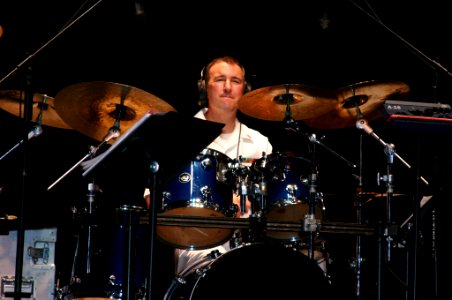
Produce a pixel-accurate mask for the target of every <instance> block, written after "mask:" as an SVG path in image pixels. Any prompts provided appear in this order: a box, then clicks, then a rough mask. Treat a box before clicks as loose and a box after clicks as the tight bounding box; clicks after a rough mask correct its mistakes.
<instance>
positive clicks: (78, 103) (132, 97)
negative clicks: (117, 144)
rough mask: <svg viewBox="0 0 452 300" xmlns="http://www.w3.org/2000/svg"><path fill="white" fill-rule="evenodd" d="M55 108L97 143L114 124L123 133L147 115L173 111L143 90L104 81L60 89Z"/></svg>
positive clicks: (72, 124)
mask: <svg viewBox="0 0 452 300" xmlns="http://www.w3.org/2000/svg"><path fill="white" fill-rule="evenodd" d="M55 108H56V110H57V112H58V113H59V115H60V116H61V117H62V119H63V120H64V121H66V123H68V124H69V125H70V126H72V127H73V128H74V129H76V130H78V131H80V132H81V133H83V134H85V135H87V136H89V137H91V138H94V139H96V140H98V141H102V140H103V139H104V137H105V136H106V135H107V134H108V132H109V130H110V129H111V128H112V127H114V126H117V124H119V129H120V131H121V132H122V133H124V132H125V131H126V130H127V129H129V128H130V127H131V126H132V125H133V124H134V123H135V122H136V121H138V120H139V119H141V118H142V117H143V116H144V115H145V114H146V113H147V112H149V111H153V112H169V111H176V110H175V109H174V108H173V107H172V106H171V105H169V104H168V103H166V102H165V101H163V100H162V99H160V98H158V97H156V96H154V95H152V94H150V93H148V92H146V91H144V90H141V89H138V88H136V87H132V86H129V85H124V84H119V83H111V82H104V81H94V82H82V83H78V84H74V85H71V86H68V87H66V88H64V89H62V90H61V91H59V92H58V93H57V95H56V97H55ZM117 127H118V126H117Z"/></svg>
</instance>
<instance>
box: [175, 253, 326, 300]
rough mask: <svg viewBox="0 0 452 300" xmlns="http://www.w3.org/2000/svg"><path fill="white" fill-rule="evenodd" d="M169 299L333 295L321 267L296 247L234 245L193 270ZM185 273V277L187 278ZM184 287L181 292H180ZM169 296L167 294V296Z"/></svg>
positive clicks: (294, 297)
mask: <svg viewBox="0 0 452 300" xmlns="http://www.w3.org/2000/svg"><path fill="white" fill-rule="evenodd" d="M191 275H192V278H195V283H194V284H193V283H191V284H193V285H192V286H189V285H190V280H186V283H185V284H183V285H182V286H181V287H180V291H173V292H172V298H171V299H193V300H201V299H228V300H229V299H247V300H248V299H268V298H269V297H273V295H275V296H277V298H278V299H316V300H323V299H325V300H326V299H332V298H331V294H330V293H331V291H330V284H329V282H328V279H327V277H325V276H324V273H323V271H322V270H321V268H320V267H319V266H318V265H317V264H316V263H315V262H314V261H313V260H311V259H309V258H308V257H307V256H305V255H303V254H301V253H300V252H299V251H294V250H293V249H290V248H285V247H284V246H282V245H277V244H271V245H268V244H253V245H249V246H243V247H240V248H236V249H233V250H231V251H229V252H227V253H225V254H223V255H221V256H220V257H218V258H217V259H216V260H214V261H212V262H210V263H209V265H208V266H205V267H203V268H197V269H196V270H192V274H191ZM188 278H189V276H187V277H186V278H185V279H188ZM181 291H184V293H185V294H184V295H181V294H180V292H181ZM167 299H169V298H167Z"/></svg>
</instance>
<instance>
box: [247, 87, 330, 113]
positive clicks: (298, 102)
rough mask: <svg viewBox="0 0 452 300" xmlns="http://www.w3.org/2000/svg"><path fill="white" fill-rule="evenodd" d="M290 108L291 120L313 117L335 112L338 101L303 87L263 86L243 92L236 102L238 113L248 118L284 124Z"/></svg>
mask: <svg viewBox="0 0 452 300" xmlns="http://www.w3.org/2000/svg"><path fill="white" fill-rule="evenodd" d="M288 105H289V108H290V112H291V115H292V119H294V120H304V119H310V118H316V117H318V116H320V115H323V114H326V113H327V112H329V111H331V110H334V109H335V108H336V106H337V99H336V95H335V94H334V93H329V92H324V91H322V90H320V89H317V88H314V87H309V86H306V85H302V84H284V85H275V86H269V87H264V88H260V89H256V90H253V91H251V92H248V93H246V94H245V95H243V96H242V98H241V99H240V100H239V104H238V107H239V110H240V111H241V112H242V113H244V114H246V115H248V116H251V117H254V118H257V119H262V120H268V121H283V120H284V118H285V116H286V110H287V107H288Z"/></svg>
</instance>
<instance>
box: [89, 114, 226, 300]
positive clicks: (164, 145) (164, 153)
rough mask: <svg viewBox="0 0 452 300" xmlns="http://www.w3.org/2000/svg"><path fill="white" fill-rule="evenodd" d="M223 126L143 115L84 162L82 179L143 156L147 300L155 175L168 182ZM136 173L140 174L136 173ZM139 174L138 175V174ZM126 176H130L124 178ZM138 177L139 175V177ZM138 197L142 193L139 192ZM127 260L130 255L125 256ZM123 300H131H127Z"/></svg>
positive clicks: (181, 117)
mask: <svg viewBox="0 0 452 300" xmlns="http://www.w3.org/2000/svg"><path fill="white" fill-rule="evenodd" d="M223 127H224V124H221V123H215V122H211V121H206V120H202V119H199V118H194V117H193V116H187V115H184V114H181V113H177V112H173V111H170V112H166V113H154V112H152V111H150V112H148V113H146V114H145V115H144V116H143V117H142V118H141V119H140V120H138V122H136V123H135V124H134V125H133V126H132V127H130V128H129V129H128V130H127V132H126V133H125V134H124V135H122V136H120V137H119V138H118V139H117V140H116V141H115V143H114V144H113V145H112V146H111V147H110V148H109V149H108V150H106V151H105V152H104V153H102V154H100V155H99V156H97V157H95V158H93V159H91V160H89V161H86V162H83V163H82V167H83V169H84V172H83V177H87V176H90V175H92V174H93V173H94V171H95V170H96V172H97V170H99V169H101V168H100V166H101V165H104V167H105V165H107V164H110V163H114V162H115V161H117V160H121V159H123V158H126V159H127V156H130V155H134V156H136V154H137V151H138V152H143V153H144V155H139V156H140V157H142V160H143V161H142V162H140V164H141V163H142V164H143V165H144V166H146V168H145V169H146V170H147V171H148V173H147V174H145V175H144V176H147V177H149V179H150V180H149V181H148V182H149V186H148V188H149V189H150V190H151V202H150V203H151V205H150V211H149V232H150V258H149V281H148V282H149V284H148V287H147V290H146V297H147V298H146V299H152V297H151V293H152V290H153V285H154V278H153V276H152V275H153V257H154V241H155V232H156V224H157V210H158V208H159V206H158V205H157V201H156V197H155V193H153V191H154V192H155V190H156V189H155V187H156V185H157V184H156V183H157V173H158V178H159V181H160V182H164V181H167V180H169V179H170V178H171V177H172V176H174V174H176V172H177V171H179V170H180V169H182V168H183V167H185V166H186V165H187V164H188V163H189V162H190V161H192V160H193V159H194V158H195V157H196V156H197V155H198V154H199V153H201V151H202V150H203V149H205V148H206V147H207V146H208V145H209V144H210V143H211V142H212V141H213V140H214V139H215V138H216V137H218V136H219V135H220V134H221V130H222V128H223ZM138 173H139V172H138ZM139 174H141V173H139ZM125 176H129V177H130V174H125ZM139 176H141V175H139ZM139 192H141V193H143V192H144V189H143V190H142V191H139ZM128 255H129V256H130V252H129V253H128ZM131 282H133V280H130V279H128V280H127V284H126V285H127V286H125V287H124V289H125V292H124V293H123V295H124V296H126V297H127V295H128V293H130V290H131V289H130V283H131ZM126 299H131V298H129V297H127V298H126Z"/></svg>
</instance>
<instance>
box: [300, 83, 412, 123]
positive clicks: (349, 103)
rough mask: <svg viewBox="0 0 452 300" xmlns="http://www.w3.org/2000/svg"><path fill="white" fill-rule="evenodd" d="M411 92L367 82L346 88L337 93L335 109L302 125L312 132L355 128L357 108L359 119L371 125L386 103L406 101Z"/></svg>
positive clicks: (397, 85)
mask: <svg viewBox="0 0 452 300" xmlns="http://www.w3.org/2000/svg"><path fill="white" fill-rule="evenodd" d="M409 91H410V88H409V87H408V85H406V84H405V83H403V82H399V81H379V80H370V81H363V82H359V83H356V84H352V85H349V86H346V87H344V88H340V89H339V90H337V92H336V95H337V99H338V101H337V107H336V108H335V109H334V110H332V111H330V112H328V113H327V114H325V115H323V116H321V118H310V119H308V120H304V122H305V123H306V124H307V125H308V126H310V127H313V128H319V129H333V128H346V127H353V126H355V125H356V121H357V120H358V117H357V116H358V113H357V106H358V107H359V111H360V112H361V114H362V118H364V119H366V120H367V121H373V120H376V119H378V118H381V117H382V116H383V104H384V102H385V100H387V99H388V98H393V97H397V98H400V97H405V96H407V95H408V93H409Z"/></svg>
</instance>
